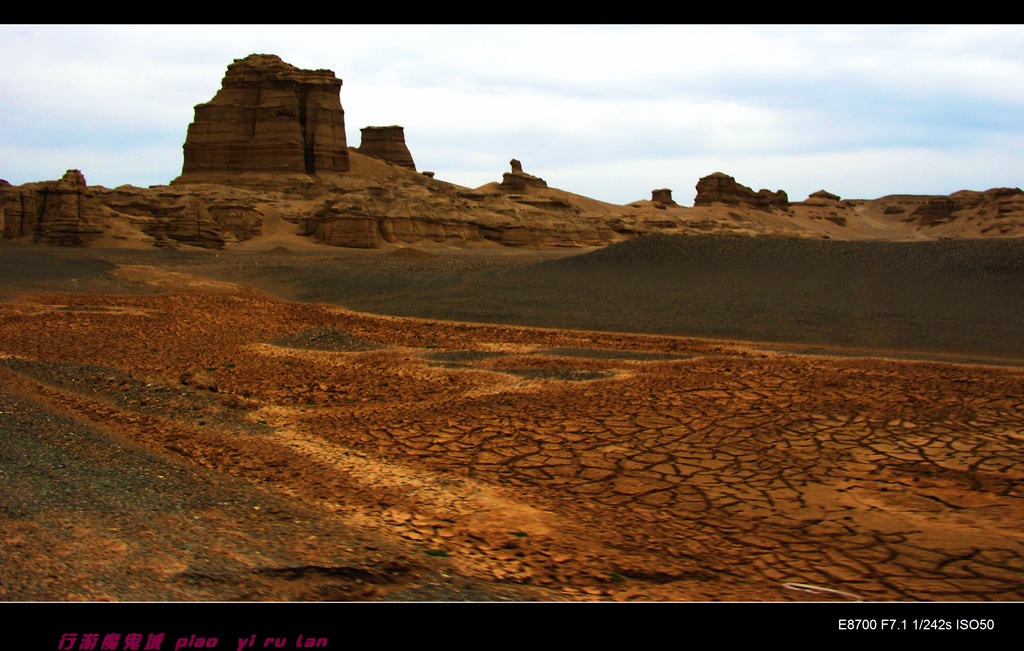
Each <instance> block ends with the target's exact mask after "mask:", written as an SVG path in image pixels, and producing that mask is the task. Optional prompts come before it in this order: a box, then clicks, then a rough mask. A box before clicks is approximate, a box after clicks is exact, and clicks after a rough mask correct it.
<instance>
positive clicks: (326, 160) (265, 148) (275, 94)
mask: <svg viewBox="0 0 1024 651" xmlns="http://www.w3.org/2000/svg"><path fill="white" fill-rule="evenodd" d="M340 92H341V80H340V79H338V78H337V77H336V76H335V75H334V73H333V72H331V71H330V70H301V69H299V68H296V67H295V66H292V65H290V64H288V63H285V62H284V61H282V60H281V59H280V58H279V57H277V56H274V55H270V54H252V55H250V56H248V57H246V58H244V59H236V60H235V61H234V63H232V64H231V65H229V66H228V69H227V73H226V74H225V75H224V80H223V82H222V83H221V89H220V90H219V91H218V92H217V94H216V95H215V96H214V98H213V99H212V100H210V101H209V102H207V103H205V104H199V105H197V106H196V107H195V120H194V121H193V122H192V124H191V125H189V128H188V135H187V137H186V139H185V145H184V148H183V149H184V155H185V162H184V165H183V167H182V176H183V177H186V178H187V177H188V176H189V175H195V174H203V173H219V172H291V173H297V172H298V173H305V174H317V173H326V172H346V171H348V169H349V160H348V144H347V142H346V140H345V112H344V110H343V109H342V107H341V99H340Z"/></svg>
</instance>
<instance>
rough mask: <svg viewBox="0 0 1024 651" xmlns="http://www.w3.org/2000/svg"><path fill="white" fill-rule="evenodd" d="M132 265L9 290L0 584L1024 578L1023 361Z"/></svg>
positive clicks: (524, 593)
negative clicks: (980, 360) (567, 315)
mask: <svg viewBox="0 0 1024 651" xmlns="http://www.w3.org/2000/svg"><path fill="white" fill-rule="evenodd" d="M111 277H112V278H115V279H118V282H125V283H135V284H136V285H137V286H142V285H143V284H144V285H145V286H146V287H148V288H150V289H151V290H153V291H139V292H136V293H134V294H129V293H80V292H76V293H64V292H53V291H46V292H20V293H11V294H9V295H8V296H7V297H6V300H5V301H3V302H0V429H2V431H3V432H4V436H3V439H2V440H0V459H2V465H0V485H2V486H3V490H2V491H0V523H2V526H0V532H2V533H0V549H2V553H0V559H2V560H0V599H3V600H7V601H12V600H13V601H20V600H57V601H62V600H108V599H109V600H167V599H169V600H291V599H296V600H320V599H342V600H362V599H378V600H387V599H398V600H456V599H470V600H617V601H626V600H683V601H706V600H738V601H764V600H773V601H786V600H793V601H810V600H813V601H822V600H825V601H828V600H883V601H884V600H914V601H930V600H964V601H988V600H1001V601H1007V600H1009V601H1016V600H1021V599H1024V527H1022V524H1021V523H1022V522H1024V367H1022V366H1021V365H1019V364H1013V363H1005V364H1001V365H984V364H972V363H958V362H950V361H928V360H921V359H897V358H893V357H886V356H878V355H871V354H867V353H864V352H863V351H861V352H860V353H859V354H857V355H850V354H844V353H843V352H842V351H841V350H838V349H837V350H835V351H831V352H829V353H828V354H826V353H821V354H806V353H804V352H801V349H800V347H798V346H789V345H785V344H756V343H741V342H730V341H724V340H712V339H696V338H683V337H670V336H653V335H642V334H615V333H608V332H588V331H583V330H554V329H539V328H529V327H521V326H508V325H483V324H470V323H458V322H450V321H437V320H427V319H416V318H398V317H391V316H379V315H373V314H368V313H360V312H354V311H349V310H346V309H344V308H341V307H338V306H332V305H326V304H316V303H296V302H288V301H284V300H280V299H278V298H274V297H272V296H270V295H268V294H264V293H261V292H259V291H257V290H255V289H253V288H251V287H247V286H244V285H241V284H234V283H228V282H222V281H213V280H209V279H205V278H200V277H198V276H194V275H189V274H186V273H183V272H180V271H170V270H167V269H161V268H159V267H157V266H152V265H122V266H119V267H117V268H116V269H115V270H114V271H113V272H112V276H111ZM819 352H820V351H819Z"/></svg>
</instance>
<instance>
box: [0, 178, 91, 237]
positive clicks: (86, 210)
mask: <svg viewBox="0 0 1024 651" xmlns="http://www.w3.org/2000/svg"><path fill="white" fill-rule="evenodd" d="M5 194H6V195H7V199H6V202H5V204H4V228H3V235H4V237H5V238H9V239H19V238H29V239H31V241H33V242H38V243H42V244H56V245H59V246H86V245H88V244H90V243H92V242H93V241H95V240H97V239H98V238H99V237H100V235H101V234H102V230H103V229H102V225H101V224H102V218H103V214H102V210H101V208H100V206H99V204H97V203H96V200H95V198H94V196H93V195H92V194H91V193H90V192H89V191H88V188H87V186H86V183H85V176H84V175H83V174H82V173H81V172H80V171H78V170H68V171H67V172H66V173H65V174H64V176H63V177H62V178H61V179H60V180H59V181H44V182H41V183H29V184H26V185H23V186H19V187H8V188H6V193H5Z"/></svg>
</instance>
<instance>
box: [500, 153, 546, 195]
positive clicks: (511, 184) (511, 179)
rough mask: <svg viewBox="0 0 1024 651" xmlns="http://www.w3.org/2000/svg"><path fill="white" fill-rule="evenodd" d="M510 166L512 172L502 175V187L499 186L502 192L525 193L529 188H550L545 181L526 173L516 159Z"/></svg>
mask: <svg viewBox="0 0 1024 651" xmlns="http://www.w3.org/2000/svg"><path fill="white" fill-rule="evenodd" d="M509 165H510V166H511V167H512V171H511V172H505V173H504V174H503V175H502V177H501V185H500V186H498V187H499V188H500V189H501V191H502V192H523V191H525V190H526V189H527V188H546V187H548V184H547V182H546V181H545V180H544V179H542V178H540V177H539V176H534V175H533V174H527V173H526V172H524V171H523V164H522V163H520V162H519V161H518V160H516V159H515V158H513V159H512V160H510V161H509Z"/></svg>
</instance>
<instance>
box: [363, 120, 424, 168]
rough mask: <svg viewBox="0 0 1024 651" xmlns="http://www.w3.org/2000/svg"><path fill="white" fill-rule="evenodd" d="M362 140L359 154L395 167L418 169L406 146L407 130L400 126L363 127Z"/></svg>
mask: <svg viewBox="0 0 1024 651" xmlns="http://www.w3.org/2000/svg"><path fill="white" fill-rule="evenodd" d="M359 132H360V133H361V134H362V138H361V140H360V142H359V153H360V154H365V155H367V156H373V157H374V158H379V159H381V160H384V161H388V162H389V163H393V164H395V165H401V166H402V167H408V168H409V169H411V170H415V169H416V163H414V162H413V160H412V153H410V152H409V147H408V145H406V144H405V128H404V127H400V126H398V125H391V126H389V127H363V128H362V129H360V130H359Z"/></svg>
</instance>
